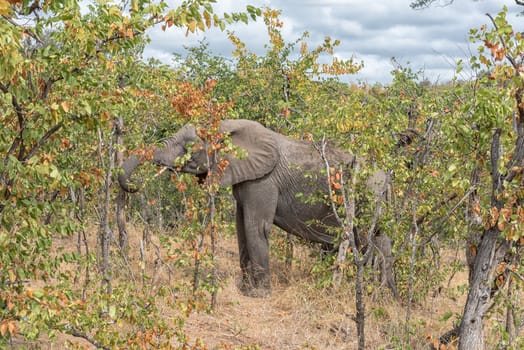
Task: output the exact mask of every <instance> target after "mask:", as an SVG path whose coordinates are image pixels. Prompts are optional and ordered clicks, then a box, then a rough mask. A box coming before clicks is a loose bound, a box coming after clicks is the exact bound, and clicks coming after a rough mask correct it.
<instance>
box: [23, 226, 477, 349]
mask: <svg viewBox="0 0 524 350" xmlns="http://www.w3.org/2000/svg"><path fill="white" fill-rule="evenodd" d="M130 232H131V236H130V244H131V249H130V254H129V256H130V258H129V261H128V264H129V271H128V272H129V273H133V274H134V275H136V276H139V275H140V268H139V260H140V259H139V244H138V242H139V240H140V237H141V231H140V230H136V229H131V230H130ZM91 237H95V235H94V234H92V235H91ZM155 242H156V243H155ZM89 243H90V246H91V249H94V247H95V244H96V242H95V239H94V238H91V240H90V242H89ZM153 243H154V244H152V245H150V246H149V248H148V249H147V251H146V261H147V266H146V269H147V272H148V274H149V275H150V276H153V277H154V282H153V283H157V284H166V283H170V282H169V281H170V280H171V281H173V280H177V281H179V280H180V278H186V279H187V278H188V275H190V271H189V270H188V269H189V268H188V269H186V270H185V271H174V272H173V271H171V272H168V268H167V266H165V265H163V264H159V263H158V260H157V259H158V258H159V257H160V258H161V259H162V260H163V261H168V260H169V259H168V258H167V256H166V254H167V252H166V251H165V249H162V248H160V249H157V246H159V244H158V240H157V239H156V238H155V237H154V236H153ZM75 244H76V240H75V238H70V239H68V240H61V241H59V242H57V245H62V246H64V247H66V249H69V250H74V249H76V245H75ZM219 245H220V249H219V254H218V257H217V259H218V270H219V276H220V279H221V280H220V283H221V286H222V289H221V291H220V292H219V294H218V299H217V307H216V309H215V311H213V312H211V313H206V312H204V311H201V312H196V311H195V312H192V313H191V314H190V315H189V317H188V318H187V320H186V323H185V329H184V332H185V333H186V334H187V336H188V339H189V343H191V344H195V343H197V342H199V341H201V342H202V343H203V344H205V345H206V346H207V349H268V350H272V349H275V350H276V349H279V350H280V349H281V350H285V349H290V350H291V349H319V350H321V349H322V350H331V349H332V350H336V349H355V348H356V347H357V337H356V328H355V323H354V322H353V321H352V320H351V316H352V315H353V314H354V293H353V290H352V288H351V286H350V285H347V286H345V287H344V288H341V289H340V290H339V291H336V292H334V291H327V290H325V289H321V288H318V287H316V286H315V280H314V278H313V277H312V276H311V266H312V264H311V261H310V260H311V258H310V254H311V251H310V250H309V248H307V247H297V249H296V252H295V258H296V261H295V262H294V267H293V269H292V271H291V272H286V271H285V270H286V268H285V264H284V263H283V262H281V261H277V260H276V259H273V261H272V262H271V264H272V265H271V266H272V284H273V290H272V295H271V296H270V297H267V298H250V297H246V296H244V295H242V294H240V293H239V291H238V289H237V287H236V285H237V282H238V276H239V272H240V271H239V267H238V254H237V243H236V239H235V238H234V237H232V238H220V243H219ZM159 254H160V255H159ZM446 259H448V260H453V259H457V258H456V257H455V256H453V255H450V256H448V257H446ZM155 260H157V263H156V264H155V263H154V262H155ZM449 262H450V261H447V262H445V263H449ZM181 272H182V273H181ZM173 273H174V274H176V276H173ZM466 279H467V276H466V275H465V273H463V272H461V273H457V274H456V275H455V276H454V277H453V279H452V280H451V283H450V288H449V289H446V290H445V291H443V292H442V293H436V294H435V295H432V296H429V297H428V298H426V300H424V301H423V302H421V303H419V304H415V305H413V307H412V315H411V323H410V326H409V330H410V331H411V334H410V336H409V340H407V338H406V332H405V324H406V305H404V304H402V303H401V302H398V301H396V300H394V299H393V298H392V297H391V296H390V294H389V292H388V291H385V290H377V288H375V289H370V290H369V294H368V295H367V297H366V307H367V310H368V317H367V318H366V344H367V348H368V349H407V348H411V349H428V347H429V344H430V342H431V340H430V338H431V337H438V336H439V335H441V334H443V333H444V332H446V331H448V330H449V329H450V328H451V323H452V321H454V320H455V317H450V318H449V319H447V320H443V316H444V315H445V314H446V313H453V314H460V313H461V311H462V305H463V303H464V298H465V296H464V295H463V294H460V293H457V292H456V289H455V288H454V287H455V286H458V285H461V284H464V283H465V282H466ZM188 284H189V281H188ZM162 312H163V314H164V315H165V317H166V319H170V318H173V317H175V316H176V315H174V314H173V311H172V309H170V308H168V307H166V308H165V310H162ZM71 339H72V338H71V337H69V336H65V335H61V336H59V337H58V339H55V340H54V341H52V342H51V341H43V340H42V341H41V342H40V343H39V344H38V345H39V347H41V348H44V349H62V348H63V347H64V344H65V342H66V341H67V340H71ZM407 342H409V346H407V345H408V344H407ZM75 343H78V344H81V345H82V346H83V347H84V346H85V347H87V348H89V344H88V343H86V342H84V341H81V340H78V339H76V340H75ZM25 345H26V346H27V345H30V346H29V347H31V344H27V343H26V344H25ZM15 348H16V347H15Z"/></svg>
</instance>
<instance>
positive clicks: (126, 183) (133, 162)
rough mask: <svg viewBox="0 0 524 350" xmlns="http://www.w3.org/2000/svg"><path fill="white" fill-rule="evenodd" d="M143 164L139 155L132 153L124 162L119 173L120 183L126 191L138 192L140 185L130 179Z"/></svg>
mask: <svg viewBox="0 0 524 350" xmlns="http://www.w3.org/2000/svg"><path fill="white" fill-rule="evenodd" d="M140 164H142V162H141V161H140V159H138V158H137V156H135V155H132V156H130V157H129V158H127V159H126V160H125V161H124V163H122V170H123V171H122V172H121V173H120V174H119V175H118V183H119V184H120V187H122V189H123V190H124V191H126V192H131V193H133V192H136V191H138V189H139V188H140V185H139V184H137V183H136V182H133V181H131V180H130V177H131V175H132V174H133V172H134V171H135V170H136V168H137V167H138V166H139V165H140Z"/></svg>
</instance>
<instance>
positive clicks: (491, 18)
mask: <svg viewBox="0 0 524 350" xmlns="http://www.w3.org/2000/svg"><path fill="white" fill-rule="evenodd" d="M486 16H488V17H489V19H490V20H491V23H492V24H493V27H494V28H495V30H497V31H498V30H499V27H498V26H497V23H495V19H494V18H493V16H491V15H490V14H489V13H486ZM497 36H498V37H499V40H500V42H501V43H502V46H503V47H504V49H506V52H510V50H508V45H507V44H506V41H505V40H504V38H503V37H502V35H500V34H498V35H497ZM506 58H507V59H508V61H509V62H510V63H511V65H512V66H513V68H515V75H516V76H518V74H519V64H518V63H517V62H516V61H515V59H514V58H513V57H512V56H510V55H509V53H506Z"/></svg>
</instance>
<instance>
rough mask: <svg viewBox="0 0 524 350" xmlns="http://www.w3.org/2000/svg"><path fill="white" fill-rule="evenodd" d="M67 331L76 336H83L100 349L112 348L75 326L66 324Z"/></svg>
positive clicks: (108, 349) (107, 349)
mask: <svg viewBox="0 0 524 350" xmlns="http://www.w3.org/2000/svg"><path fill="white" fill-rule="evenodd" d="M66 332H67V333H69V334H71V335H72V336H74V337H77V338H82V339H84V340H87V341H88V342H90V343H91V344H93V345H94V346H95V347H97V348H98V349H103V350H110V349H111V348H110V347H108V346H104V345H102V344H100V343H99V342H97V341H96V340H94V339H93V338H91V337H90V336H88V335H87V334H85V333H82V332H80V331H79V330H77V329H76V328H73V327H71V326H66Z"/></svg>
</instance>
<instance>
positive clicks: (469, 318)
mask: <svg viewBox="0 0 524 350" xmlns="http://www.w3.org/2000/svg"><path fill="white" fill-rule="evenodd" d="M499 235H500V231H499V230H498V229H497V228H496V227H492V228H490V229H489V230H487V231H484V235H483V237H482V240H481V241H480V245H479V248H478V252H477V256H476V259H475V266H474V269H473V274H472V281H471V284H470V290H469V294H468V299H467V301H466V306H465V307H464V313H463V316H462V321H461V323H460V342H459V350H470V349H477V350H481V349H483V348H484V337H483V334H484V332H483V324H484V323H483V318H484V315H485V313H486V311H487V310H488V307H489V302H490V299H491V282H492V281H493V271H494V268H495V265H496V260H495V250H496V243H497V238H498V237H499Z"/></svg>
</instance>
